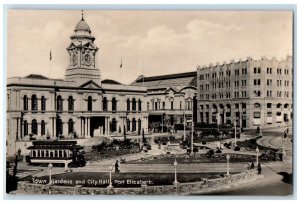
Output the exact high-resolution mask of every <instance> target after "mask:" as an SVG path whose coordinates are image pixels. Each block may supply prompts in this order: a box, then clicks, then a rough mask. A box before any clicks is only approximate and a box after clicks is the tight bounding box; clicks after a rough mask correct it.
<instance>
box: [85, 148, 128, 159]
mask: <svg viewBox="0 0 300 204" xmlns="http://www.w3.org/2000/svg"><path fill="white" fill-rule="evenodd" d="M132 153H133V152H132V151H131V150H129V149H122V150H118V151H117V150H108V151H105V152H96V151H93V152H86V153H85V154H84V158H85V159H86V160H87V161H97V160H101V159H105V158H113V157H118V156H122V155H126V154H132Z"/></svg>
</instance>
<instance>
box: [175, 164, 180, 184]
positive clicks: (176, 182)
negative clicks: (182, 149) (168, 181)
mask: <svg viewBox="0 0 300 204" xmlns="http://www.w3.org/2000/svg"><path fill="white" fill-rule="evenodd" d="M177 164H178V163H177V161H176V159H175V161H174V168H175V178H174V185H176V184H178V183H179V182H178V181H177V171H176V166H177Z"/></svg>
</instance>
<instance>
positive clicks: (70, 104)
mask: <svg viewBox="0 0 300 204" xmlns="http://www.w3.org/2000/svg"><path fill="white" fill-rule="evenodd" d="M68 111H69V112H71V111H74V99H73V96H69V98H68Z"/></svg>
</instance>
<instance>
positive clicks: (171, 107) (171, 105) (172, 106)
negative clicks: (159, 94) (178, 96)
mask: <svg viewBox="0 0 300 204" xmlns="http://www.w3.org/2000/svg"><path fill="white" fill-rule="evenodd" d="M171 110H173V101H171Z"/></svg>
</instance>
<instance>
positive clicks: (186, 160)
mask: <svg viewBox="0 0 300 204" xmlns="http://www.w3.org/2000/svg"><path fill="white" fill-rule="evenodd" d="M175 158H176V160H177V162H178V163H180V164H191V163H226V162H227V160H226V154H219V155H215V157H213V158H207V157H206V156H205V154H196V155H195V156H193V157H190V156H188V155H185V154H183V155H176V156H175V155H173V154H170V155H168V154H166V155H160V156H157V157H152V158H147V159H143V160H136V161H131V162H127V163H135V164H173V163H174V160H175ZM251 161H256V156H253V155H243V154H230V162H233V163H234V162H251Z"/></svg>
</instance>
